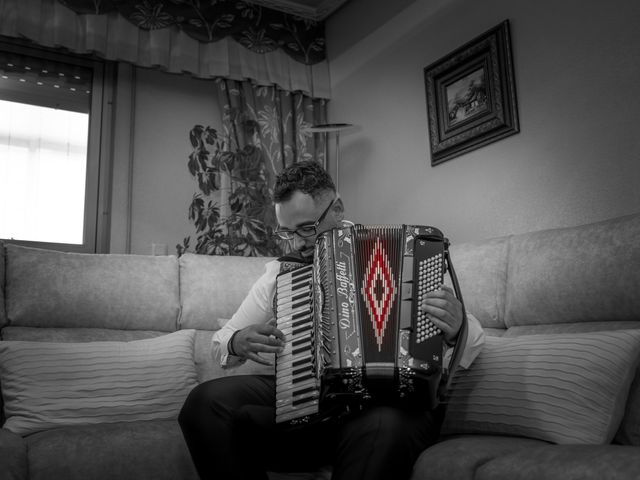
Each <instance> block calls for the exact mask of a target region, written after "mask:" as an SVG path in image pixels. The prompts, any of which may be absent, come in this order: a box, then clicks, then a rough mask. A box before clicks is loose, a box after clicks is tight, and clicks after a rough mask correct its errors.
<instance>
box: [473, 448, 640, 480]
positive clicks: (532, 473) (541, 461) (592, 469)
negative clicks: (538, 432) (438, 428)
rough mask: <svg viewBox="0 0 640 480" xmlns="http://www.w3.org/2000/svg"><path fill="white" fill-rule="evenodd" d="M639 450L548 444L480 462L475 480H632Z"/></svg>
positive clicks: (639, 469)
mask: <svg viewBox="0 0 640 480" xmlns="http://www.w3.org/2000/svg"><path fill="white" fill-rule="evenodd" d="M639 473H640V454H638V449H637V448H635V447H629V446H614V445H547V446H540V447H534V448H530V449H527V450H520V451H516V452H513V453H511V454H507V455H503V456H500V457H497V458H495V459H493V460H491V461H489V462H486V463H485V464H483V465H481V466H480V467H479V468H478V470H477V472H476V476H475V477H474V478H475V480H540V479H544V480H585V479H593V480H601V479H603V478H606V479H609V480H616V479H617V480H632V479H637V478H638V474H639Z"/></svg>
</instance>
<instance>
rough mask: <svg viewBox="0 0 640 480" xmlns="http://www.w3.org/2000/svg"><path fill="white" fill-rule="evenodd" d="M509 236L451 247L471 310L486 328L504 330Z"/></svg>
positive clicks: (459, 278) (454, 264)
mask: <svg viewBox="0 0 640 480" xmlns="http://www.w3.org/2000/svg"><path fill="white" fill-rule="evenodd" d="M508 240H509V238H508V237H502V238H496V239H492V240H488V241H484V242H477V243H463V244H459V245H452V246H451V249H450V250H451V263H452V264H453V268H454V270H455V272H456V275H457V277H458V282H459V283H460V290H461V292H462V298H463V300H464V302H465V308H466V310H467V311H469V312H471V313H473V315H474V316H475V317H476V318H477V319H478V320H479V321H480V323H481V324H482V326H483V327H487V328H497V329H504V328H505V324H504V298H505V288H506V284H505V282H506V277H507V251H508Z"/></svg>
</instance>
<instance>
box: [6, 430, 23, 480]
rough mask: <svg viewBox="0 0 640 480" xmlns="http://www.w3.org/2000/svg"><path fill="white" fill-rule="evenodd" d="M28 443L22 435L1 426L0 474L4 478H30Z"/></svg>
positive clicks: (21, 479) (8, 479) (17, 479)
mask: <svg viewBox="0 0 640 480" xmlns="http://www.w3.org/2000/svg"><path fill="white" fill-rule="evenodd" d="M28 473H29V472H28V462H27V444H26V442H25V441H24V439H23V438H22V437H21V436H20V435H16V434H15V433H13V432H11V431H9V430H7V429H6V428H0V475H1V476H2V479H3V480H5V479H6V480H26V479H27V478H28Z"/></svg>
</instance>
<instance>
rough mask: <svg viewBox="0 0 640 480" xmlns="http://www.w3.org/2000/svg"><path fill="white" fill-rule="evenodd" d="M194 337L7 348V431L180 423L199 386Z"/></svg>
mask: <svg viewBox="0 0 640 480" xmlns="http://www.w3.org/2000/svg"><path fill="white" fill-rule="evenodd" d="M194 341H195V331H194V330H182V331H178V332H174V333H170V334H168V335H163V336H160V337H156V338H151V339H146V340H135V341H132V342H86V343H53V342H20V341H2V342H0V383H1V384H2V396H3V398H4V408H5V413H6V417H7V420H6V423H5V424H4V428H7V429H9V430H11V431H12V432H14V433H17V434H20V435H27V434H30V433H34V432H38V431H41V430H46V429H49V428H54V427H61V426H69V425H87V424H97V423H113V422H122V421H127V422H132V421H137V420H161V419H175V418H177V415H178V412H179V411H180V408H181V407H182V403H183V402H184V399H185V398H186V396H187V395H188V393H189V392H190V391H191V389H192V388H193V387H195V385H196V384H197V375H196V369H195V364H194V360H193V351H194Z"/></svg>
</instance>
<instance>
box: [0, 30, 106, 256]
mask: <svg viewBox="0 0 640 480" xmlns="http://www.w3.org/2000/svg"><path fill="white" fill-rule="evenodd" d="M105 70H106V69H105V65H104V64H103V62H100V61H96V60H88V59H84V58H79V57H72V56H67V55H61V54H58V53H52V52H45V51H40V50H35V49H27V48H25V47H22V46H15V45H11V44H4V43H0V238H2V239H5V240H10V241H13V242H16V243H21V244H26V245H33V246H41V247H45V248H56V249H60V250H70V251H84V252H96V251H106V249H107V248H108V247H107V245H106V243H107V240H106V239H107V238H108V221H107V216H106V214H103V212H106V210H107V208H105V207H106V204H107V197H108V195H106V191H107V188H106V187H107V186H108V181H107V180H108V179H107V174H106V172H108V171H109V169H108V168H107V163H108V162H106V161H105V160H106V159H107V158H108V156H107V155H106V153H107V149H108V142H107V141H106V139H107V138H108V133H109V132H108V128H103V126H104V127H107V126H108V125H109V122H108V121H106V115H105V113H108V112H105V111H104V110H105V109H103V102H104V101H105V100H104V99H105V98H106V97H107V95H106V94H107V93H109V92H110V91H111V88H110V86H109V85H108V84H107V83H108V82H106V81H105ZM107 70H109V69H107ZM101 159H102V161H101ZM101 187H102V188H101Z"/></svg>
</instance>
